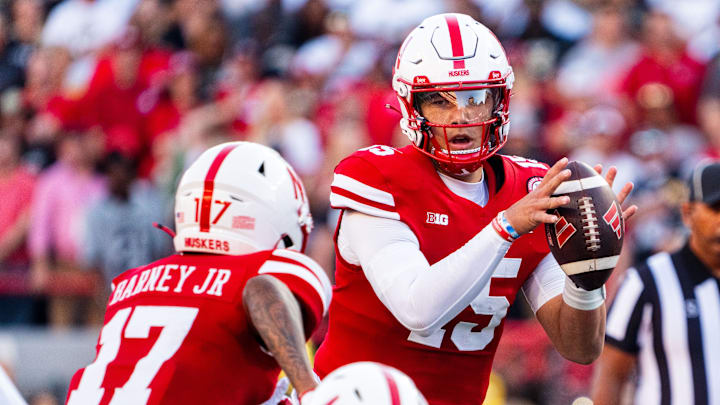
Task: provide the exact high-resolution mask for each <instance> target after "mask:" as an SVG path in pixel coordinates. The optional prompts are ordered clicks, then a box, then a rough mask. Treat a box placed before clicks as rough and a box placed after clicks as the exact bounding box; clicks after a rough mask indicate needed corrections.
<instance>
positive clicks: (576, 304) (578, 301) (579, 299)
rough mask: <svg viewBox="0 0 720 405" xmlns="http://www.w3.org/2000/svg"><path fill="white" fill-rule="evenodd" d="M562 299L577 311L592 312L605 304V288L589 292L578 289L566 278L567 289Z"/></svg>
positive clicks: (564, 290)
mask: <svg viewBox="0 0 720 405" xmlns="http://www.w3.org/2000/svg"><path fill="white" fill-rule="evenodd" d="M562 297H563V301H565V303H566V304H568V305H569V306H571V307H573V308H575V309H579V310H581V311H592V310H593V309H596V308H598V307H600V305H602V304H604V303H605V286H602V287H600V288H598V289H595V290H592V291H587V290H583V289H582V288H579V287H576V286H575V284H574V283H573V282H572V280H570V277H565V288H564V289H563V293H562Z"/></svg>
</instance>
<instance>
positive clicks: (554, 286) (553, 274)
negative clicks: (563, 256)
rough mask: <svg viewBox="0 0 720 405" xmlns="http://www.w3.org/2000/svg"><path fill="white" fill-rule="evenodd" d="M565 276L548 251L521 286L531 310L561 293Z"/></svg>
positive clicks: (535, 309) (535, 310)
mask: <svg viewBox="0 0 720 405" xmlns="http://www.w3.org/2000/svg"><path fill="white" fill-rule="evenodd" d="M565 277H566V276H565V273H564V272H563V271H562V269H561V268H560V265H559V264H558V262H557V260H555V258H554V257H553V255H552V254H550V253H548V254H547V255H546V256H545V257H544V258H543V259H542V260H541V261H540V263H538V265H537V267H536V268H535V270H534V271H533V272H532V273H531V274H530V277H528V279H527V280H525V284H523V287H522V291H523V294H524V295H525V298H526V299H527V301H528V304H530V308H532V310H533V312H537V311H538V309H540V308H541V307H542V306H543V305H545V303H546V302H548V301H550V300H551V299H552V298H554V297H557V296H558V295H560V294H562V292H563V288H564V287H565Z"/></svg>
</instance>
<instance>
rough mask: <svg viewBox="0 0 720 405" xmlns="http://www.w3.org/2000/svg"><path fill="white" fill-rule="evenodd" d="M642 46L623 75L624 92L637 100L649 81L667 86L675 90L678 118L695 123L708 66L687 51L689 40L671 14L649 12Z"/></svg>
mask: <svg viewBox="0 0 720 405" xmlns="http://www.w3.org/2000/svg"><path fill="white" fill-rule="evenodd" d="M642 46H643V49H642V53H641V55H640V58H639V59H638V61H637V62H636V63H635V64H634V65H633V66H632V67H631V68H630V71H629V72H628V74H627V76H625V78H624V79H623V82H622V90H623V92H624V93H625V94H626V95H627V97H629V98H630V99H631V100H633V102H634V103H640V102H641V101H639V100H638V97H642V90H643V88H644V87H645V86H646V85H652V84H655V83H659V84H662V85H664V86H667V87H668V88H669V89H670V90H672V94H673V101H674V104H675V109H676V110H677V117H678V119H679V120H680V121H681V122H685V123H690V124H692V123H695V122H696V121H695V108H696V106H697V101H698V96H699V94H700V85H701V83H702V79H703V74H704V71H705V70H704V69H705V67H704V66H703V65H702V64H701V63H700V62H697V61H696V60H694V59H692V58H691V57H690V56H689V55H688V54H687V52H686V50H685V43H684V42H683V41H682V40H681V39H680V38H679V37H678V36H677V33H676V28H675V27H674V26H673V25H672V20H671V19H670V17H669V16H668V15H667V14H665V13H662V12H659V11H652V12H650V13H649V14H648V15H647V16H646V18H645V19H644V21H643V31H642ZM638 114H640V113H639V112H638ZM642 118H643V117H642V116H640V117H636V119H640V120H642Z"/></svg>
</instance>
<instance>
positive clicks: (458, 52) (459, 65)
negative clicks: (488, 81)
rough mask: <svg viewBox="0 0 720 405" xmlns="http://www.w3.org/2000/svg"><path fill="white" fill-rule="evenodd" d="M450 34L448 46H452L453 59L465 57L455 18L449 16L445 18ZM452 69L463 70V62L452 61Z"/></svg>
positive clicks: (458, 26)
mask: <svg viewBox="0 0 720 405" xmlns="http://www.w3.org/2000/svg"><path fill="white" fill-rule="evenodd" d="M445 21H446V22H447V25H448V31H449V32H450V45H451V46H452V53H453V57H458V56H465V54H464V51H463V43H462V35H460V25H458V20H457V17H456V16H454V15H449V16H446V17H445ZM453 68H454V69H465V61H464V60H454V61H453Z"/></svg>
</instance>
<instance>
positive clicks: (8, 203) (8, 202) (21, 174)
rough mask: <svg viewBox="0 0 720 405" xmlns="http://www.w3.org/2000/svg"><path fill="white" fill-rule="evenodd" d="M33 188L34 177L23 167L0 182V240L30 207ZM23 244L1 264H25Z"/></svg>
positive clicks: (25, 252) (25, 251)
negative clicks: (0, 200)
mask: <svg viewBox="0 0 720 405" xmlns="http://www.w3.org/2000/svg"><path fill="white" fill-rule="evenodd" d="M34 188H35V175H34V174H33V173H32V172H30V171H29V170H28V169H27V168H25V167H22V166H20V167H18V168H17V169H16V170H15V172H14V173H13V174H11V175H10V176H9V177H8V178H7V179H5V180H0V195H1V196H3V197H2V204H0V239H3V238H4V237H5V236H6V234H7V232H8V231H9V230H10V229H11V228H12V227H13V226H14V225H15V223H16V221H17V220H18V219H19V218H20V216H21V215H22V214H23V212H24V211H25V210H27V209H28V208H29V207H30V202H31V201H32V193H33V189H34ZM27 261H28V257H27V250H26V247H25V244H23V245H22V246H20V247H19V248H18V249H17V250H15V252H13V253H11V254H10V255H9V256H8V257H7V258H6V259H5V260H4V262H3V264H5V265H6V266H11V267H12V266H13V265H20V264H21V263H25V264H27Z"/></svg>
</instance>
